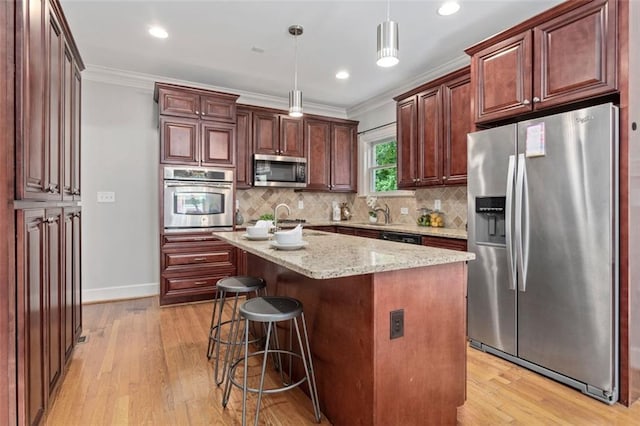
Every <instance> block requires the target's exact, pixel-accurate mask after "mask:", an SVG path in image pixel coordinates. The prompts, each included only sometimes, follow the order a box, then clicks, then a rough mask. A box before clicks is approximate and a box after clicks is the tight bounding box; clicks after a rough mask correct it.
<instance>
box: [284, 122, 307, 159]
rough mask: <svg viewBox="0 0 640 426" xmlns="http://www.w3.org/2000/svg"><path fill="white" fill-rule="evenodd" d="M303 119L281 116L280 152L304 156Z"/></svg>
mask: <svg viewBox="0 0 640 426" xmlns="http://www.w3.org/2000/svg"><path fill="white" fill-rule="evenodd" d="M302 123H303V121H302V120H301V119H299V118H290V117H289V116H287V115H281V116H280V152H279V154H281V155H288V156H290V157H304V132H303V126H302Z"/></svg>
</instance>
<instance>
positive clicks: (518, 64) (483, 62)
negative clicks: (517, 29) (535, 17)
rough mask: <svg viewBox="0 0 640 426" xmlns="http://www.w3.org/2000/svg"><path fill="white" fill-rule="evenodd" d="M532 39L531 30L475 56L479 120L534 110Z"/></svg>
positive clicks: (477, 119)
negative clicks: (532, 93) (532, 94)
mask: <svg viewBox="0 0 640 426" xmlns="http://www.w3.org/2000/svg"><path fill="white" fill-rule="evenodd" d="M531 39H532V35H531V31H529V30H527V31H526V32H524V33H522V34H519V35H517V36H514V37H512V38H510V39H507V40H505V41H503V42H500V43H497V44H496V45H494V46H490V47H488V48H486V49H484V50H481V51H480V52H478V53H476V54H475V55H473V57H472V58H471V73H472V75H473V78H474V80H475V81H476V93H475V120H476V122H477V123H482V122H486V121H491V120H496V119H499V118H505V117H511V116H514V115H517V114H522V113H525V112H529V111H531V108H532V96H531V90H532V78H531V70H532V65H531V61H532V54H533V52H532V47H531V44H532V43H531Z"/></svg>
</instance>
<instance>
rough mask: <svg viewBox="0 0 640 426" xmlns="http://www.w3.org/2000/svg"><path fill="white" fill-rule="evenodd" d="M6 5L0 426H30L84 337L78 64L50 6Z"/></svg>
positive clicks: (57, 10)
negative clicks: (7, 217) (8, 300)
mask: <svg viewBox="0 0 640 426" xmlns="http://www.w3.org/2000/svg"><path fill="white" fill-rule="evenodd" d="M1 7H7V8H8V6H1ZM13 7H14V8H15V11H14V12H15V13H14V14H13V16H14V17H15V18H14V21H13V22H9V21H5V22H6V23H7V27H8V29H7V30H6V32H5V33H4V34H3V36H5V35H6V36H7V38H8V37H12V41H13V43H15V65H14V66H15V69H14V72H15V86H14V87H15V92H14V93H11V94H10V93H8V92H5V93H3V96H4V99H3V101H4V102H5V104H6V103H7V101H8V99H9V98H10V97H13V100H14V105H15V110H14V111H15V119H14V122H13V125H12V126H11V130H13V133H12V135H13V137H12V138H11V139H10V140H9V141H8V142H9V143H8V145H9V148H7V149H6V150H4V149H3V151H2V155H6V156H7V157H9V156H12V157H13V164H14V165H15V173H14V175H13V176H7V179H11V180H12V182H13V185H12V186H13V193H12V194H7V199H8V201H10V202H12V205H13V209H14V226H15V229H14V231H15V232H14V233H12V234H10V235H15V240H13V241H11V247H12V248H13V256H14V259H15V264H14V265H15V270H14V271H13V274H11V275H10V276H12V277H13V280H12V281H8V282H9V285H10V286H12V289H11V290H10V291H9V292H10V293H11V294H12V295H14V296H15V299H14V300H15V305H10V306H9V307H8V310H9V321H12V322H13V328H9V333H10V334H11V333H13V334H14V339H15V348H13V349H14V351H15V356H14V357H15V359H11V358H10V359H9V364H13V365H14V366H15V369H14V371H15V380H12V379H13V377H12V376H8V377H7V378H6V380H7V383H6V385H7V386H6V387H7V388H8V389H9V395H7V396H8V398H9V399H10V400H11V401H15V402H10V403H9V404H8V406H3V407H2V408H0V423H4V422H3V420H6V422H7V423H8V424H12V423H17V424H29V425H33V424H40V423H42V422H43V419H44V417H45V415H46V412H47V409H48V407H50V406H51V403H52V402H53V398H54V397H55V394H56V392H57V390H58V388H59V386H60V383H61V382H62V378H63V377H64V374H65V369H66V364H67V361H68V360H69V359H70V357H71V354H72V352H73V348H74V346H75V342H76V340H77V338H78V337H79V334H80V333H81V331H82V308H81V294H80V292H81V282H80V233H81V217H82V210H81V207H80V202H81V189H80V96H81V76H80V72H81V71H82V70H83V69H84V64H83V62H82V59H81V58H80V55H79V52H78V49H77V47H76V44H75V41H74V40H73V36H72V35H71V32H70V30H69V26H68V24H67V22H66V19H65V17H64V15H63V13H62V9H61V6H60V4H59V2H58V0H22V1H16V2H13ZM4 12H6V9H5V11H4ZM4 12H1V13H4ZM1 17H2V15H1V14H0V18H1ZM9 28H10V29H11V30H12V33H9V31H10V30H9ZM3 31H4V30H3ZM3 47H4V46H3ZM11 95H12V96H11ZM0 125H2V123H1V122H0ZM3 195H4V194H3ZM2 225H4V223H3V224H2ZM3 332H4V330H3ZM9 337H10V336H9ZM2 380H3V381H4V380H5V377H3V378H2ZM2 385H3V387H5V386H4V385H5V383H2ZM5 408H6V415H5V413H4V412H3V410H5Z"/></svg>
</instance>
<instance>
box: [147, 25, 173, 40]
mask: <svg viewBox="0 0 640 426" xmlns="http://www.w3.org/2000/svg"><path fill="white" fill-rule="evenodd" d="M149 34H151V35H152V36H154V37H157V38H167V37H169V33H167V32H166V31H165V29H164V28H162V27H151V28H149Z"/></svg>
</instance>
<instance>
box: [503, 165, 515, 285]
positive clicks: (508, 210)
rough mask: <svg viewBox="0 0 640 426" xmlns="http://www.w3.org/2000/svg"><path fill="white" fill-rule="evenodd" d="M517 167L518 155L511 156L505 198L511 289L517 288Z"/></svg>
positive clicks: (506, 237)
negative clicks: (513, 208) (514, 221)
mask: <svg viewBox="0 0 640 426" xmlns="http://www.w3.org/2000/svg"><path fill="white" fill-rule="evenodd" d="M515 168H516V156H515V155H510V156H509V168H508V170H507V192H506V194H507V199H506V200H505V204H506V205H505V215H504V217H505V228H506V232H505V240H506V241H505V242H506V245H507V263H508V266H509V290H515V289H516V265H515V262H514V260H515V259H514V256H513V240H512V238H511V232H512V230H513V228H512V219H513V218H512V212H511V205H512V203H513V201H512V200H513V174H514V172H515Z"/></svg>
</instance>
